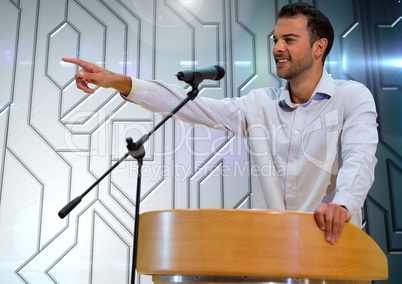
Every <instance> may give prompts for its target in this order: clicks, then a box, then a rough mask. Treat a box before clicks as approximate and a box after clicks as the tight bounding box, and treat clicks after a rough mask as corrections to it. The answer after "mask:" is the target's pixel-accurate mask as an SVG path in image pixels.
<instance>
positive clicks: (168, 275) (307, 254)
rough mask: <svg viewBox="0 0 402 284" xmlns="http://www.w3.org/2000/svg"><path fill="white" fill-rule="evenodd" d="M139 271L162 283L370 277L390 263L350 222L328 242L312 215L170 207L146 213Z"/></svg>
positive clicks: (383, 274)
mask: <svg viewBox="0 0 402 284" xmlns="http://www.w3.org/2000/svg"><path fill="white" fill-rule="evenodd" d="M137 271H138V273H140V274H146V275H152V276H153V281H154V283H159V284H161V283H167V282H169V283H176V282H181V283H216V282H226V283H238V282H243V283H261V282H266V283H306V284H307V283H309V284H312V283H371V281H372V280H377V279H387V277H388V263H387V259H386V256H385V254H384V253H383V251H382V250H381V249H380V248H379V246H378V245H377V244H376V243H375V242H374V241H373V240H372V239H371V238H370V237H369V236H368V235H367V234H366V233H365V232H364V231H362V230H361V229H360V228H358V227H357V226H355V225H352V224H350V223H347V224H345V226H344V229H343V232H342V236H341V238H340V240H339V241H338V242H337V243H336V244H334V245H331V244H329V243H327V242H326V241H325V240H324V233H323V232H322V231H321V230H320V229H318V227H317V225H316V223H315V220H314V216H313V214H311V213H299V212H291V211H272V210H240V209H239V210H224V209H218V210H214V209H202V210H167V211H152V212H146V213H143V214H141V216H140V223H139V236H138V257H137Z"/></svg>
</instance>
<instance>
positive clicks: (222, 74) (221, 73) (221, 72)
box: [214, 65, 225, 80]
mask: <svg viewBox="0 0 402 284" xmlns="http://www.w3.org/2000/svg"><path fill="white" fill-rule="evenodd" d="M214 67H215V69H216V71H217V72H218V74H217V75H216V77H215V78H214V80H220V79H222V78H223V77H225V69H223V67H222V66H219V65H215V66H214Z"/></svg>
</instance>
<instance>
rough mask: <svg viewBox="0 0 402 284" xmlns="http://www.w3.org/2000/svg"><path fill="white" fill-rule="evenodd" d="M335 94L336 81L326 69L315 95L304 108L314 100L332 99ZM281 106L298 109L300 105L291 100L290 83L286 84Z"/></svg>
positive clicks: (281, 97)
mask: <svg viewBox="0 0 402 284" xmlns="http://www.w3.org/2000/svg"><path fill="white" fill-rule="evenodd" d="M334 92H335V82H334V79H333V78H332V77H331V76H330V75H329V74H328V72H327V71H326V70H325V69H324V70H323V72H322V76H321V79H320V81H319V82H318V84H317V86H316V88H315V90H314V92H313V95H312V96H311V98H310V99H309V100H308V102H306V103H304V104H302V106H304V107H306V106H308V105H309V104H310V103H311V102H312V101H313V100H323V99H325V98H328V99H329V98H331V97H332V96H333V95H334ZM279 106H280V107H288V108H296V107H298V106H299V105H298V104H295V103H293V102H292V100H291V99H290V93H289V83H286V86H285V87H284V89H283V91H282V93H281V95H280V98H279Z"/></svg>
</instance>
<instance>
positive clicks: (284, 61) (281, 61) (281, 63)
mask: <svg viewBox="0 0 402 284" xmlns="http://www.w3.org/2000/svg"><path fill="white" fill-rule="evenodd" d="M287 62H289V60H288V59H276V64H278V65H283V64H285V63H287Z"/></svg>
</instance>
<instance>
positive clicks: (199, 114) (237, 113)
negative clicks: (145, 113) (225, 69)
mask: <svg viewBox="0 0 402 284" xmlns="http://www.w3.org/2000/svg"><path fill="white" fill-rule="evenodd" d="M186 96H187V91H186V90H185V89H183V88H181V87H180V86H177V85H170V84H166V83H164V82H162V81H145V80H140V79H135V78H132V89H131V92H130V93H129V94H128V95H127V96H124V95H122V97H123V98H124V99H126V100H128V101H131V102H133V103H136V104H138V105H141V106H142V107H144V108H145V109H147V110H150V111H152V112H156V113H160V114H167V113H169V112H170V111H171V110H173V109H174V108H175V107H176V106H177V105H178V104H179V103H180V102H182V101H183V99H184V98H185V97H186ZM174 118H176V119H179V120H182V121H184V122H188V123H191V124H202V125H205V126H208V127H211V128H215V129H220V130H226V131H230V132H232V133H234V134H236V135H241V136H243V137H244V136H245V135H246V121H245V117H244V114H243V110H242V108H241V106H240V104H239V103H238V102H237V101H236V100H235V99H228V98H225V99H219V100H218V99H211V98H205V97H202V96H200V95H199V96H197V97H196V98H195V99H194V100H192V101H189V102H188V103H187V104H186V105H185V106H184V107H183V108H181V109H180V110H179V111H178V112H177V113H176V115H175V116H174Z"/></svg>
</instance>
